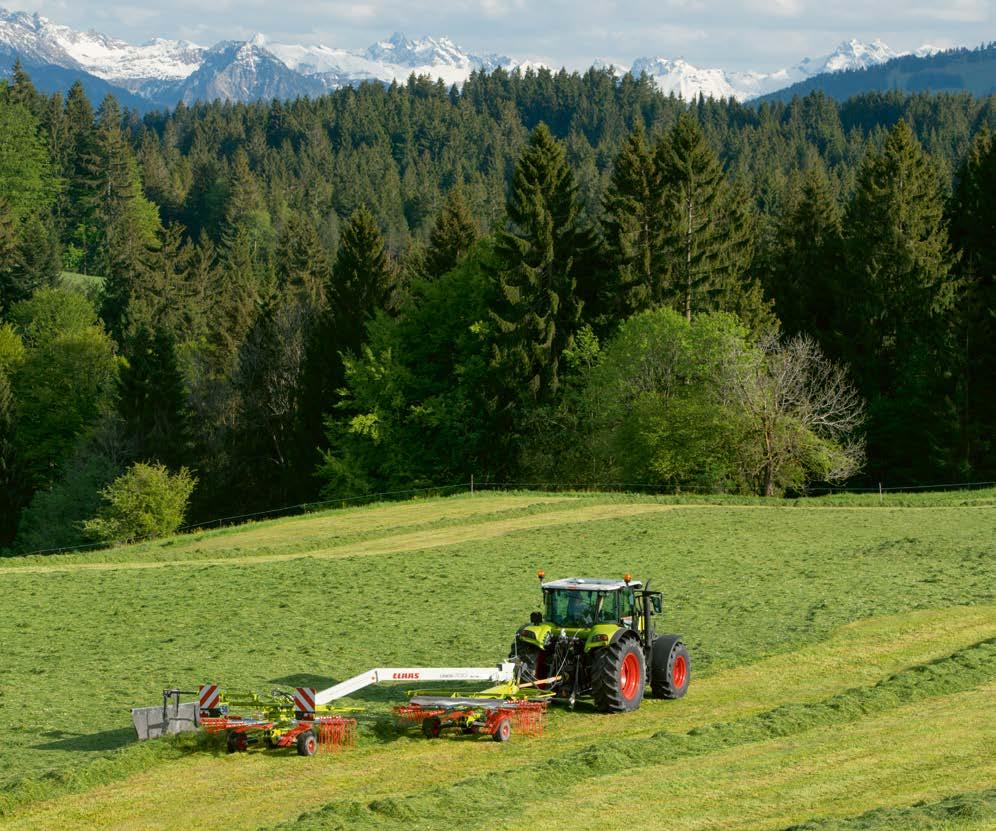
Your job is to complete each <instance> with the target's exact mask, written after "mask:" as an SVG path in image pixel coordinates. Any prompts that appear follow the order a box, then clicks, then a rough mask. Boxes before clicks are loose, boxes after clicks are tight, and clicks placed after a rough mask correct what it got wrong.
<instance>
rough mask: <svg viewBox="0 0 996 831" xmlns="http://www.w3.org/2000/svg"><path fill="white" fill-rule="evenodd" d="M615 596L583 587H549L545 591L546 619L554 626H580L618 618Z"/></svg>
mask: <svg viewBox="0 0 996 831" xmlns="http://www.w3.org/2000/svg"><path fill="white" fill-rule="evenodd" d="M618 615H619V612H618V609H617V607H616V596H615V595H614V594H611V595H606V594H605V593H604V592H596V591H584V590H583V589H551V590H550V591H548V592H547V593H546V620H547V621H549V622H550V623H552V624H554V625H556V626H570V627H573V628H581V627H587V626H593V625H594V624H596V623H606V622H609V621H614V620H617V619H618Z"/></svg>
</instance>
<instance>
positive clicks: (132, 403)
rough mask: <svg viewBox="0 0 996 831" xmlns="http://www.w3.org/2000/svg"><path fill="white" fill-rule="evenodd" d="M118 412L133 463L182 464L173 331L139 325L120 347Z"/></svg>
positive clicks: (184, 433)
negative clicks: (121, 359)
mask: <svg viewBox="0 0 996 831" xmlns="http://www.w3.org/2000/svg"><path fill="white" fill-rule="evenodd" d="M123 351H124V357H125V360H126V363H125V366H124V367H123V369H122V370H121V374H120V376H119V380H118V412H119V413H120V415H121V418H122V420H123V422H124V430H125V435H126V436H127V438H128V440H129V442H130V445H131V447H130V450H131V455H132V457H133V458H134V459H136V460H137V461H143V462H159V463H161V464H164V465H166V466H167V467H172V468H176V467H179V466H181V465H182V464H184V463H185V462H186V460H187V459H186V457H187V442H188V440H189V435H188V433H189V431H188V422H187V416H186V394H185V392H184V386H183V378H182V376H181V374H180V369H179V367H178V365H177V360H176V344H175V341H174V339H173V335H172V334H171V332H170V331H169V330H168V329H167V328H165V327H160V328H158V329H156V330H155V332H154V333H153V331H152V330H150V329H149V328H148V327H147V326H145V325H144V324H143V325H140V326H138V327H137V328H136V330H135V332H134V334H132V336H131V337H130V338H128V340H127V341H125V346H124V350H123Z"/></svg>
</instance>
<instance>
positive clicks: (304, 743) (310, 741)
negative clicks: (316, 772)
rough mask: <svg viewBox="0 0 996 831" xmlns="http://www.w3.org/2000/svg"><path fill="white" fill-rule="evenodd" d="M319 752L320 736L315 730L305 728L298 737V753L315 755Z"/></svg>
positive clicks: (299, 754) (300, 754)
mask: <svg viewBox="0 0 996 831" xmlns="http://www.w3.org/2000/svg"><path fill="white" fill-rule="evenodd" d="M317 752H318V737H317V736H316V735H315V733H314V731H313V730H305V731H304V732H303V733H302V734H301V735H300V736H298V737H297V755H298V756H314V755H315V754H316V753H317Z"/></svg>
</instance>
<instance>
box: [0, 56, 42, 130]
mask: <svg viewBox="0 0 996 831" xmlns="http://www.w3.org/2000/svg"><path fill="white" fill-rule="evenodd" d="M6 93H7V100H8V101H10V102H11V103H12V104H22V105H23V106H24V107H26V108H27V109H28V110H29V111H30V112H31V113H32V114H33V115H34V116H35V118H37V119H39V120H41V118H42V115H43V114H44V111H45V103H46V102H45V96H44V95H42V94H41V93H40V92H38V90H37V88H36V87H35V85H34V84H33V83H32V82H31V78H30V77H29V76H28V73H27V72H25V71H24V65H23V64H22V63H21V59H20V58H18V59H17V60H15V61H14V69H13V71H12V73H11V79H10V84H9V85H8V87H7V90H6Z"/></svg>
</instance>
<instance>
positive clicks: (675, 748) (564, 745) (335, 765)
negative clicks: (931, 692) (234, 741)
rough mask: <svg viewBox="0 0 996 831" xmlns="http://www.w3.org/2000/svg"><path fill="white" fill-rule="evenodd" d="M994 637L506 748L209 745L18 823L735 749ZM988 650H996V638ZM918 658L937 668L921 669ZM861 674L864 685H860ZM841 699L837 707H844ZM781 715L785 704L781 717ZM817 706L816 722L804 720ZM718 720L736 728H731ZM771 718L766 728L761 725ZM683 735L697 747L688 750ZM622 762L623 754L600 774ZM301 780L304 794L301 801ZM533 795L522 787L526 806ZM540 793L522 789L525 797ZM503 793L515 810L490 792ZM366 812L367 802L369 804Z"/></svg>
mask: <svg viewBox="0 0 996 831" xmlns="http://www.w3.org/2000/svg"><path fill="white" fill-rule="evenodd" d="M993 636H996V610H993V609H991V608H990V609H980V608H959V609H952V610H947V611H930V612H917V613H912V614H908V615H903V616H900V617H898V618H897V617H893V618H887V619H877V620H872V621H864V622H861V623H858V624H854V625H850V626H846V627H842V628H841V629H839V630H838V631H837V632H836V633H835V635H834V637H833V638H832V639H831V640H830V641H828V642H823V643H818V644H813V645H811V646H807V647H804V648H803V649H800V650H798V651H796V652H792V653H789V654H786V655H780V656H776V657H773V658H769V659H766V660H764V661H761V662H759V663H757V664H751V665H747V666H743V667H738V668H736V669H731V670H727V671H724V672H721V673H718V674H715V675H713V676H712V677H709V678H706V679H703V680H701V681H697V682H696V686H695V688H694V689H693V691H692V694H690V696H689V697H688V698H686V699H684V700H683V701H682V702H680V703H673V702H647V703H646V704H645V706H644V708H643V709H642V710H641V711H640V712H639V713H636V714H634V715H632V716H627V717H613V716H598V715H592V714H590V713H588V712H584V711H582V712H581V713H577V714H572V713H566V712H563V711H562V710H557V711H555V712H554V713H553V715H552V718H551V720H550V724H549V726H548V731H547V734H546V736H544V737H543V739H541V740H540V739H537V740H519V741H514V742H513V743H512V744H510V745H508V746H506V747H499V746H497V745H494V744H493V743H490V742H478V741H460V740H456V741H446V742H444V743H430V742H425V741H424V740H420V739H418V738H417V737H413V738H403V739H399V740H397V741H387V740H384V739H383V738H381V739H378V738H377V737H375V736H373V735H369V734H368V735H364V736H363V737H362V740H361V744H360V746H359V747H358V748H357V749H356V750H354V751H350V752H349V753H345V754H342V755H340V756H337V757H334V758H331V759H329V758H326V757H316V758H315V759H312V760H304V763H303V764H302V760H299V759H297V758H295V757H288V756H286V755H280V756H278V755H267V754H251V755H250V756H248V757H241V756H240V757H235V758H229V757H225V756H224V754H222V755H221V756H217V755H210V754H203V755H198V756H193V757H189V758H185V759H183V760H182V761H172V762H169V763H164V764H160V765H158V766H153V767H152V768H151V769H149V770H147V771H145V772H136V771H135V770H134V769H126V770H124V771H122V773H127V774H132V775H130V777H129V778H127V779H126V780H125V781H118V782H116V783H114V784H110V785H106V786H103V787H99V788H96V789H94V790H92V791H90V792H88V793H84V794H82V795H80V796H65V797H63V798H61V799H55V800H52V801H50V802H47V803H44V804H41V805H35V806H22V808H23V810H20V811H17V812H16V813H15V817H16V819H11V820H10V824H9V827H10V828H11V829H15V828H16V829H24V830H25V831H26V829H43V828H48V827H53V826H54V825H56V824H58V823H62V822H66V821H68V822H70V823H71V824H75V825H76V826H78V827H88V828H126V827H129V825H128V823H129V821H130V819H129V818H130V817H132V816H133V814H134V806H135V805H136V804H140V803H142V802H143V801H147V802H150V803H152V802H154V803H157V804H160V805H162V811H161V814H160V815H159V816H157V817H156V818H152V817H149V816H147V815H142V821H143V822H145V823H146V824H145V825H140V826H136V827H143V828H149V829H152V828H162V829H168V828H179V827H193V826H196V827H198V828H201V829H205V830H207V829H239V828H244V829H252V828H256V827H258V826H260V825H265V824H269V823H271V822H272V821H273V819H274V818H275V817H280V816H281V815H283V816H287V815H289V816H291V817H293V816H296V815H297V814H298V813H300V812H301V811H302V810H305V809H307V808H308V807H317V806H320V805H322V804H324V803H325V802H328V801H329V799H330V796H333V795H336V796H338V797H339V798H340V799H347V800H353V801H356V800H359V801H358V802H356V804H357V805H359V806H362V805H364V804H367V803H369V802H371V801H384V800H392V799H393V800H397V799H399V798H400V797H403V796H404V795H405V794H416V795H417V794H419V793H420V792H423V791H427V790H428V791H430V792H432V791H438V789H439V786H440V782H447V781H450V782H451V781H453V780H456V779H464V778H466V777H467V776H469V775H473V774H477V775H479V776H481V777H483V778H482V780H481V781H482V782H483V783H486V784H487V787H488V789H489V793H490V792H491V790H492V789H493V785H497V786H499V787H500V786H501V784H502V782H503V776H504V773H503V772H504V771H505V770H506V769H509V768H511V769H513V770H515V769H518V770H525V771H529V772H530V773H529V774H528V775H529V777H532V778H533V779H535V777H536V775H537V774H536V771H537V770H539V771H540V772H545V771H546V770H547V767H548V765H553V766H556V764H557V763H558V760H568V762H570V761H571V760H574V759H577V758H585V759H586V760H592V759H593V758H594V759H595V761H597V758H599V757H598V756H597V755H596V757H592V756H591V747H592V743H593V742H596V743H597V747H599V748H602V749H605V750H607V751H608V752H609V756H608V757H606V758H608V759H609V760H610V761H611V759H612V758H614V754H616V753H619V752H622V753H628V752H629V751H628V750H627V748H630V747H632V748H633V749H634V752H635V754H636V757H637V762H639V761H640V760H648V761H649V760H650V759H651V757H649V756H647V755H646V754H645V753H644V751H645V750H646V749H647V748H656V750H655V752H656V753H657V756H656V757H653V758H656V759H657V760H658V761H659V760H660V759H662V758H670V756H668V754H671V753H676V752H683V753H685V754H689V753H695V752H709V751H711V750H712V749H715V748H720V749H722V748H723V747H724V746H725V744H724V742H727V741H731V740H735V739H737V737H740V738H742V739H743V741H753V740H757V739H761V738H765V737H766V736H767V735H769V734H768V733H766V732H764V730H763V726H764V725H772V724H774V725H779V724H780V725H782V726H783V727H784V726H785V725H796V726H797V727H798V729H799V730H802V729H806V728H807V727H809V726H812V725H813V724H816V723H818V721H819V719H820V718H823V717H829V716H828V715H827V713H826V711H825V708H826V704H827V701H828V700H829V701H830V702H846V703H847V706H850V707H852V709H853V707H854V704H855V701H861V700H862V699H866V701H865V704H864V706H865V707H866V708H867V709H868V710H869V711H871V710H872V709H873V706H871V702H876V701H877V702H878V706H880V707H885V706H888V705H889V703H890V701H892V700H894V701H895V703H897V704H899V703H902V702H903V701H908V700H912V697H914V696H922V695H924V694H925V691H927V690H928V689H929V688H930V684H929V683H927V684H920V685H916V684H913V685H912V689H907V688H908V687H910V686H911V681H912V679H915V678H922V680H923V681H925V682H926V681H928V679H933V678H934V677H935V676H936V675H938V674H943V672H944V669H942V668H946V667H950V666H954V667H958V668H959V669H957V671H956V673H955V674H956V675H957V676H958V677H957V678H955V680H954V683H956V684H960V685H971V684H972V683H973V682H975V681H978V680H979V679H983V678H984V677H986V675H987V673H991V671H992V669H993V667H992V665H991V664H992V656H991V655H989V656H988V658H987V661H986V662H982V661H980V660H976V661H975V664H974V665H973V657H978V655H979V654H980V650H981V649H982V647H978V646H976V647H974V648H973V646H972V645H973V644H976V643H977V642H978V641H979V640H980V639H986V638H992V637H993ZM988 648H989V649H990V651H991V646H989V647H988ZM952 653H954V657H952ZM946 656H947V657H946ZM911 666H926V669H923V670H914V671H911V670H909V669H908V668H909V667H911ZM849 668H853V670H852V671H848V670H849ZM849 684H850V685H853V684H860V685H862V687H859V688H858V689H857V690H856V691H855V690H852V692H851V693H850V694H847V693H846V692H845V691H846V690H847V689H848V685H849ZM903 695H905V696H906V698H902V696H903ZM890 696H895V698H894V699H891V698H890ZM821 707H823V708H824V709H823V710H821ZM780 708H787V709H780ZM830 710H831V715H832V711H833V705H831V706H830ZM772 713H776V714H779V715H777V716H776V717H774V719H772ZM814 713H816V714H817V715H816V716H814ZM806 714H808V717H809V719H810V720H809V721H808V722H803V719H804V718H805V717H806ZM717 724H725V725H726V726H724V727H721V728H717V727H716V726H715V725H717ZM759 729H760V730H761V732H751V731H758V730H759ZM768 729H769V730H770V729H774V728H771V727H769V728H768ZM717 730H719V731H720V734H719V736H718V738H717V734H716V731H717ZM682 737H683V738H682ZM682 743H687V746H686V747H684V748H682V747H681V744H682ZM147 747H149V745H145V746H142V748H147ZM661 754H663V755H661ZM612 769H613V768H612V767H611V765H610V766H609V767H607V768H603V769H601V770H594V769H593V772H600V773H605V772H606V771H608V770H612ZM492 777H494V781H493V782H492ZM177 782H183V783H184V784H183V787H182V789H178V788H177ZM291 791H293V796H292V797H291V798H290V799H288V794H289V793H290V792H291ZM553 791H555V789H553V788H551V787H550V785H549V783H548V782H546V777H545V774H544V784H543V787H542V788H540V789H538V790H531V789H527V792H528V793H529V794H533V796H534V797H535V796H536V795H538V794H543V793H548V792H553ZM236 794H237V795H238V796H239V799H238V805H239V809H238V812H237V814H235V815H233V814H232V813H231V811H230V810H229V803H230V802H231V799H232V795H236ZM519 801H520V800H519V796H518V795H516V799H515V803H516V804H518V803H519ZM528 801H529V800H528V798H524V799H523V800H522V802H523V804H525V803H527V802H528ZM489 804H492V805H494V806H495V807H496V808H500V807H501V806H500V804H496V802H495V800H494V799H492V798H490V797H489ZM451 808H452V806H448V810H449V809H451ZM357 812H358V813H362V810H361V809H360V808H357ZM429 827H431V826H429ZM440 827H443V826H440Z"/></svg>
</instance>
